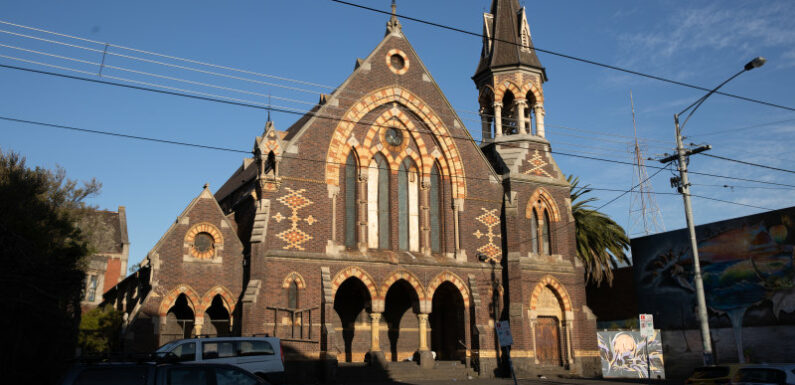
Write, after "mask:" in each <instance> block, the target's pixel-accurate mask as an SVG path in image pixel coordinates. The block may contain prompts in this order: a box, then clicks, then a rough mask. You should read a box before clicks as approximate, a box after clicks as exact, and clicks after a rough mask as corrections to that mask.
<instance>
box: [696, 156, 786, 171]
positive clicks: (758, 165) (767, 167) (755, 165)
mask: <svg viewBox="0 0 795 385" xmlns="http://www.w3.org/2000/svg"><path fill="white" fill-rule="evenodd" d="M702 155H704V156H708V157H710V158H715V159H721V160H726V161H729V162H735V163H740V164H745V165H748V166H754V167H761V168H766V169H770V170H776V171H783V172H788V173H791V174H795V171H792V170H787V169H785V168H778V167H773V166H766V165H764V164H759V163H752V162H746V161H744V160H737V159H732V158H727V157H724V156H720V155H712V154H707V153H702Z"/></svg>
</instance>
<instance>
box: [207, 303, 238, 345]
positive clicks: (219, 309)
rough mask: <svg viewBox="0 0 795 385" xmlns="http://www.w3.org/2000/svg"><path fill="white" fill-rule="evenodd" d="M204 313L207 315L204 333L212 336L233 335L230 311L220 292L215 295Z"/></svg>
mask: <svg viewBox="0 0 795 385" xmlns="http://www.w3.org/2000/svg"><path fill="white" fill-rule="evenodd" d="M204 314H205V315H206V317H205V323H206V324H205V325H204V331H205V333H204V334H207V335H209V336H211V337H227V336H230V335H231V332H230V329H231V326H232V325H231V322H230V317H229V311H228V310H226V307H225V306H224V300H223V299H222V298H221V295H220V294H216V295H215V297H213V302H212V304H211V305H210V307H209V308H207V310H206V311H205V312H204ZM207 318H209V319H207Z"/></svg>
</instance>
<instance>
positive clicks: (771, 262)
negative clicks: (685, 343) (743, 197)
mask: <svg viewBox="0 0 795 385" xmlns="http://www.w3.org/2000/svg"><path fill="white" fill-rule="evenodd" d="M793 220H795V207H791V208H788V209H782V210H776V211H770V212H767V213H762V214H757V215H751V216H747V217H741V218H735V219H730V220H726V221H721V222H714V223H709V224H705V225H702V226H697V227H696V237H697V241H698V249H699V253H700V261H701V269H702V272H703V279H704V291H705V296H706V300H707V306H708V309H709V321H710V326H711V327H712V328H731V329H732V330H733V331H734V340H735V345H736V351H737V356H739V357H742V356H743V355H744V354H745V353H744V350H743V346H742V344H743V336H742V329H743V327H774V326H776V327H778V326H788V327H791V326H792V325H795V269H793V258H795V247H793V246H794V245H795V222H793ZM632 257H633V262H634V278H635V283H636V289H637V298H638V312H640V313H651V314H653V315H654V321H655V327H659V328H661V329H664V330H688V329H698V319H697V315H696V314H697V313H696V311H695V308H696V299H695V285H694V281H693V258H692V254H691V252H690V241H689V236H688V232H687V230H686V229H682V230H677V231H671V232H667V233H662V234H656V235H651V236H647V237H643V238H636V239H633V240H632Z"/></svg>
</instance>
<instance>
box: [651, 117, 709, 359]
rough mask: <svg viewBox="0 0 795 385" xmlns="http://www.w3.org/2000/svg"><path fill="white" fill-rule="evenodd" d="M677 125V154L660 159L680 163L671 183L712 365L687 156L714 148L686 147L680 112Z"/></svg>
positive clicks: (704, 345) (702, 328) (664, 161)
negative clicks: (681, 207)
mask: <svg viewBox="0 0 795 385" xmlns="http://www.w3.org/2000/svg"><path fill="white" fill-rule="evenodd" d="M674 123H675V125H676V154H675V155H671V156H669V157H666V158H663V159H660V162H662V163H668V162H671V161H673V160H676V161H677V163H678V165H679V178H671V185H672V186H675V187H676V188H677V190H678V191H679V193H680V194H682V199H683V200H684V201H685V219H686V220H687V229H688V231H689V232H690V249H691V250H692V251H693V273H694V275H695V277H694V280H695V286H696V303H697V304H698V319H699V320H700V321H701V322H700V323H701V338H702V342H703V348H704V364H705V365H712V364H713V360H712V357H713V355H712V338H711V337H710V334H709V314H707V301H706V298H705V296H704V280H703V279H702V278H701V262H700V260H699V257H698V240H697V239H696V228H695V225H694V224H693V208H692V206H691V205H690V182H689V180H688V179H687V157H688V156H690V155H693V154H698V153H700V152H704V151H707V150H709V149H711V148H712V146H710V145H705V146H700V147H696V148H688V149H686V148H685V147H684V145H683V144H682V133H681V131H680V129H679V114H674Z"/></svg>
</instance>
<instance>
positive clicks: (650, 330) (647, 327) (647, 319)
mask: <svg viewBox="0 0 795 385" xmlns="http://www.w3.org/2000/svg"><path fill="white" fill-rule="evenodd" d="M640 336H641V338H652V337H654V318H653V317H652V315H651V314H641V315H640Z"/></svg>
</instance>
